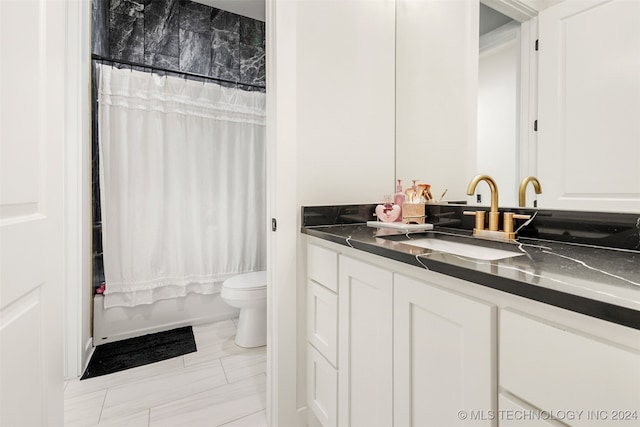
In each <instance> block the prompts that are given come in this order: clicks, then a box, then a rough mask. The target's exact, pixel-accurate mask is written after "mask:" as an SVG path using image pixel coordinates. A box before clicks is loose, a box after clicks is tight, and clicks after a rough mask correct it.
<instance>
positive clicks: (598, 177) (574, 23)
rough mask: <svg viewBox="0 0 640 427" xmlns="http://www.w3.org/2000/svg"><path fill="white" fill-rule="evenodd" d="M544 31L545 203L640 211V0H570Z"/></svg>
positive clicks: (544, 22)
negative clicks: (639, 166)
mask: <svg viewBox="0 0 640 427" xmlns="http://www.w3.org/2000/svg"><path fill="white" fill-rule="evenodd" d="M539 31H540V32H539V38H540V50H539V58H538V59H539V115H538V121H539V124H538V150H539V153H538V159H539V160H538V178H539V179H540V183H541V184H542V188H543V193H542V194H541V195H540V196H539V200H540V206H541V207H544V208H561V209H586V210H608V211H625V212H640V168H638V164H640V121H638V117H640V2H638V1H627V0H613V1H608V0H607V1H603V0H589V1H586V0H585V1H575V2H572V1H564V2H562V3H559V4H558V5H556V6H553V7H550V8H549V9H546V10H544V11H542V12H540V15H539Z"/></svg>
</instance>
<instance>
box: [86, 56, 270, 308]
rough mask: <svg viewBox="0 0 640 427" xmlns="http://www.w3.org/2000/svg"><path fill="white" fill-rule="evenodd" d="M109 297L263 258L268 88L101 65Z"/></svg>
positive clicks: (225, 273)
mask: <svg viewBox="0 0 640 427" xmlns="http://www.w3.org/2000/svg"><path fill="white" fill-rule="evenodd" d="M99 75H100V80H99V89H98V103H99V108H98V116H99V119H98V126H99V147H100V154H99V157H100V196H101V204H102V233H103V250H104V256H103V259H104V272H105V280H106V291H105V307H113V306H135V305H139V304H151V303H153V302H154V301H156V300H159V299H165V298H173V297H178V296H184V295H186V294H187V293H190V292H198V293H213V292H216V291H217V290H218V289H219V287H220V283H221V281H223V280H224V279H225V278H227V277H229V276H232V275H235V274H238V273H243V272H248V271H256V270H263V269H264V268H265V250H266V220H265V215H266V214H265V212H266V208H265V203H266V199H265V95H264V94H263V93H259V92H247V91H242V90H238V89H236V88H225V87H221V86H218V85H216V84H212V83H201V82H195V81H191V80H185V79H181V78H177V77H161V76H158V75H155V74H150V73H143V72H138V71H132V70H129V69H118V68H112V67H110V66H105V65H102V66H100V69H99Z"/></svg>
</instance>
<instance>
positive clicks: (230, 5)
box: [193, 0, 265, 22]
mask: <svg viewBox="0 0 640 427" xmlns="http://www.w3.org/2000/svg"><path fill="white" fill-rule="evenodd" d="M193 1H194V2H196V3H201V4H205V5H207V6H211V7H215V8H216V9H221V10H226V11H227V12H231V13H235V14H237V15H242V16H248V17H249V18H253V19H257V20H258V21H262V22H264V20H265V8H264V0H193Z"/></svg>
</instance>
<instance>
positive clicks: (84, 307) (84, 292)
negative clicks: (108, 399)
mask: <svg viewBox="0 0 640 427" xmlns="http://www.w3.org/2000/svg"><path fill="white" fill-rule="evenodd" d="M90 23H91V2H90V1H88V0H85V1H79V2H75V1H72V2H68V3H67V26H66V32H67V46H66V51H67V52H66V69H67V73H66V79H67V84H66V86H67V98H66V105H65V108H66V110H67V123H66V126H67V129H68V132H67V139H66V141H65V151H66V152H65V163H66V165H65V176H64V192H65V211H66V215H65V225H64V227H65V233H64V236H65V237H64V238H65V247H64V251H65V266H64V283H65V291H64V292H65V297H64V310H65V315H64V326H63V328H64V329H63V331H64V332H63V340H64V343H63V351H64V355H63V360H64V371H63V372H64V377H65V379H74V378H78V377H79V376H80V375H82V372H83V371H84V369H85V368H86V365H87V363H89V359H90V357H91V354H92V353H93V344H92V340H91V333H90V325H91V324H90V322H91V317H90V315H89V306H88V304H87V302H88V300H89V298H90V297H91V232H90V231H89V230H91V202H92V199H91V148H90V147H91V144H90V143H89V141H90V138H91V132H90V129H91V110H90V76H91V72H90V66H91V61H90V49H91V46H90V42H91V34H90V31H91V25H90Z"/></svg>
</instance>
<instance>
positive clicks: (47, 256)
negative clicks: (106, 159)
mask: <svg viewBox="0 0 640 427" xmlns="http://www.w3.org/2000/svg"><path fill="white" fill-rule="evenodd" d="M65 3H66V2H62V1H46V0H2V1H0V425H2V426H7V427H9V426H11V427H20V426H29V427H32V426H47V427H49V426H62V424H63V401H62V395H63V377H62V308H61V307H62V306H61V296H62V292H63V286H62V285H63V283H62V275H63V255H62V253H63V249H64V247H63V236H64V234H63V232H64V230H63V228H62V226H63V191H62V186H63V180H62V179H63V172H64V170H63V154H64V150H63V143H64V130H65V127H64V125H65V114H64V108H65V74H64V63H65V38H64V36H65V28H66V23H65Z"/></svg>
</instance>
